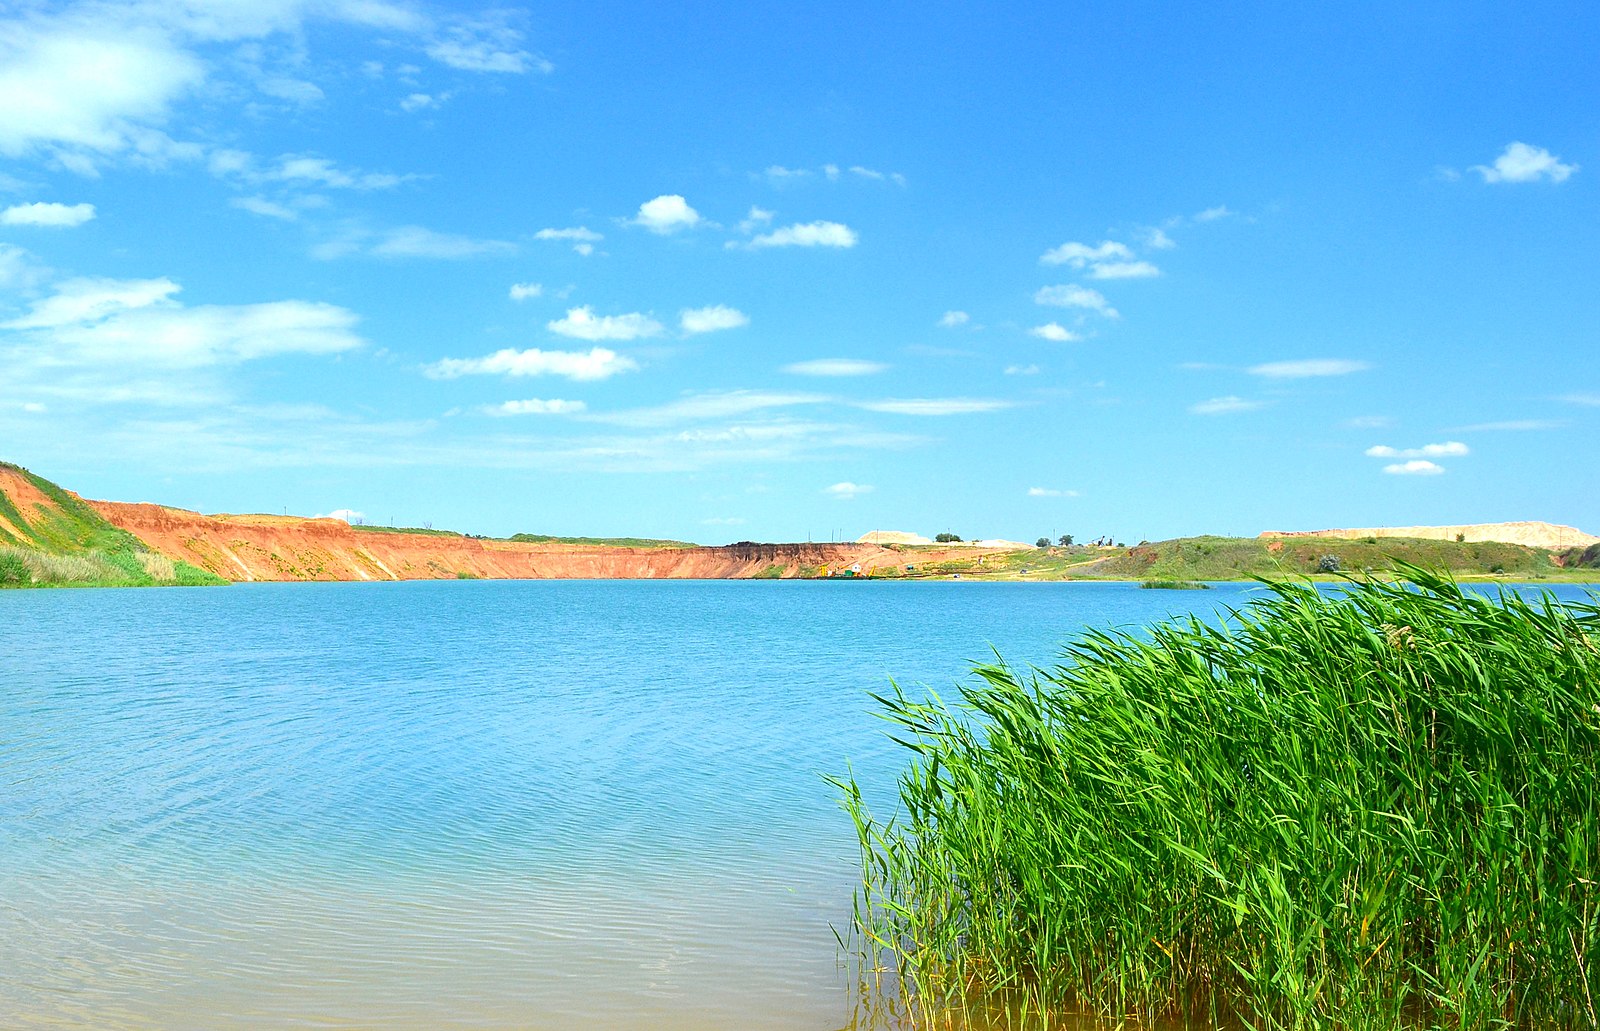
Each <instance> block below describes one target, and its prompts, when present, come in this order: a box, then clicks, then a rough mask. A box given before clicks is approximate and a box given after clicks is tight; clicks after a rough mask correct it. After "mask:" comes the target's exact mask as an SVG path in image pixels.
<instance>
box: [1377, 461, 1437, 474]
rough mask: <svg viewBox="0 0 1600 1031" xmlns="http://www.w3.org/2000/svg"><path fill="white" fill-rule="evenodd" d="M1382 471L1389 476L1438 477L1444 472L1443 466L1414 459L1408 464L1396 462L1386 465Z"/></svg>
mask: <svg viewBox="0 0 1600 1031" xmlns="http://www.w3.org/2000/svg"><path fill="white" fill-rule="evenodd" d="M1383 471H1384V472H1386V473H1388V474H1390V475H1391V476H1438V475H1439V474H1440V473H1443V472H1444V466H1442V465H1435V464H1434V463H1432V462H1427V461H1423V460H1421V459H1416V460H1413V461H1410V462H1396V463H1395V464H1394V465H1386V466H1384V467H1383Z"/></svg>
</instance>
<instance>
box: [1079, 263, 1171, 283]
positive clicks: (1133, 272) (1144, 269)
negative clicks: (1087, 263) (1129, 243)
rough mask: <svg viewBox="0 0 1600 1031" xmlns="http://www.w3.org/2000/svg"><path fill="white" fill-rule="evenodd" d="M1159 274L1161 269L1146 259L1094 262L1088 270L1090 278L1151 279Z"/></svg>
mask: <svg viewBox="0 0 1600 1031" xmlns="http://www.w3.org/2000/svg"><path fill="white" fill-rule="evenodd" d="M1159 275H1161V270H1160V269H1158V268H1156V267H1155V266H1154V265H1152V264H1150V262H1148V261H1103V262H1096V263H1095V265H1094V267H1093V268H1091V269H1090V270H1089V278H1090V279H1151V278H1153V277H1155V276H1159Z"/></svg>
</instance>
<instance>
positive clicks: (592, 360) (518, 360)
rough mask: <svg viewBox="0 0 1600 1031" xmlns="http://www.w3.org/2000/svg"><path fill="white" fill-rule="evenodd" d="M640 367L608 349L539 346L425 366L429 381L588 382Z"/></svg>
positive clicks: (630, 359) (507, 349) (447, 359)
mask: <svg viewBox="0 0 1600 1031" xmlns="http://www.w3.org/2000/svg"><path fill="white" fill-rule="evenodd" d="M638 367H639V365H638V363H637V362H635V361H634V360H633V359H632V358H628V357H625V356H623V355H620V354H617V353H616V352H615V351H613V350H610V349H609V348H605V347H594V348H590V349H589V350H588V351H543V350H540V349H539V348H537V347H532V348H528V349H527V350H525V351H518V350H516V349H514V348H509V347H508V348H505V349H503V350H499V351H496V352H495V353H494V354H491V355H486V356H484V357H482V358H444V359H441V360H440V361H437V362H434V363H432V364H431V365H426V366H424V367H423V370H422V371H423V373H424V374H425V375H426V376H428V377H429V378H430V379H458V378H460V377H462V376H562V377H565V378H567V379H570V380H577V381H580V382H586V381H590V380H602V379H609V378H610V377H612V376H615V375H617V374H618V373H622V372H631V371H633V370H635V369H637V368H638Z"/></svg>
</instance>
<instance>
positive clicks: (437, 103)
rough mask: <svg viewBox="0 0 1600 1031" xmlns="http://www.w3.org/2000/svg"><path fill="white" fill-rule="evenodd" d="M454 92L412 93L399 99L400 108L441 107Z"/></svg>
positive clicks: (403, 109)
mask: <svg viewBox="0 0 1600 1031" xmlns="http://www.w3.org/2000/svg"><path fill="white" fill-rule="evenodd" d="M453 95H454V94H452V93H449V92H445V93H412V94H410V95H408V96H407V97H405V98H404V99H403V100H401V101H400V110H402V111H407V112H412V111H430V110H437V109H438V108H440V107H443V106H444V104H445V102H446V101H448V100H449V99H450V98H451V97H452V96H453Z"/></svg>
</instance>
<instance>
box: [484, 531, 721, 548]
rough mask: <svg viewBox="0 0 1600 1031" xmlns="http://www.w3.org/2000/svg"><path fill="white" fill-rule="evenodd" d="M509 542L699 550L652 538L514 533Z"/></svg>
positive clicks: (686, 542)
mask: <svg viewBox="0 0 1600 1031" xmlns="http://www.w3.org/2000/svg"><path fill="white" fill-rule="evenodd" d="M507 539H508V540H512V541H515V542H516V543H518V544H588V545H598V546H603V547H608V548H698V547H700V545H698V544H692V543H690V542H689V541H666V540H655V539H653V538H650V537H553V536H551V535H549V534H545V533H514V534H512V535H511V536H510V537H509V538H507Z"/></svg>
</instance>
